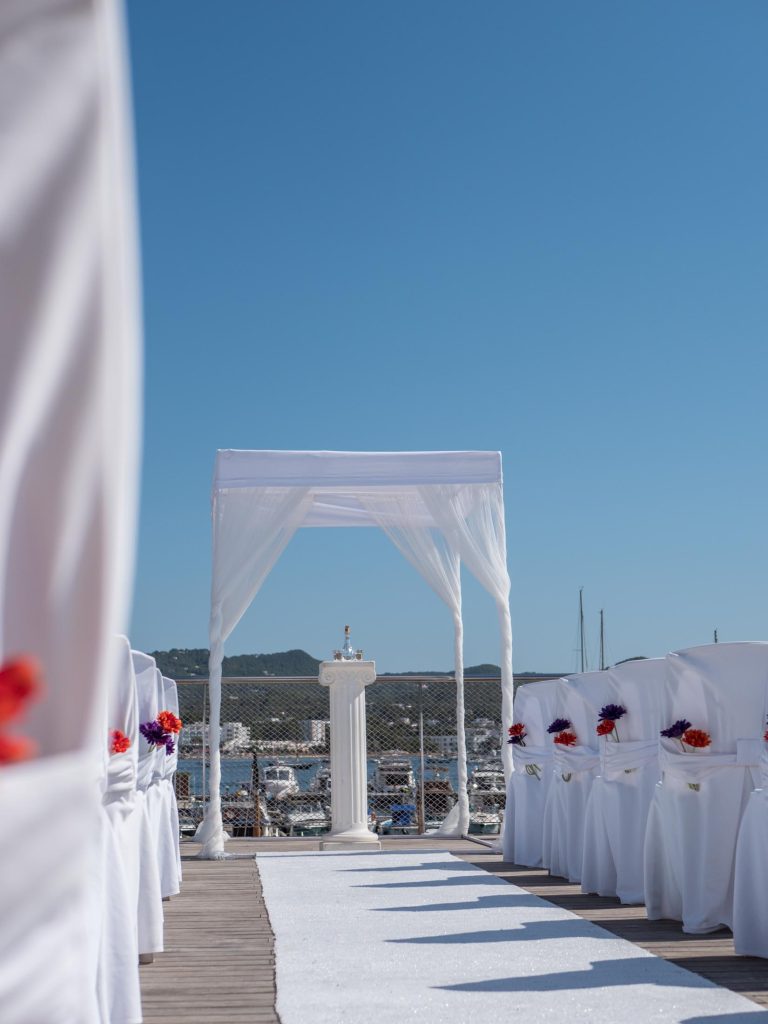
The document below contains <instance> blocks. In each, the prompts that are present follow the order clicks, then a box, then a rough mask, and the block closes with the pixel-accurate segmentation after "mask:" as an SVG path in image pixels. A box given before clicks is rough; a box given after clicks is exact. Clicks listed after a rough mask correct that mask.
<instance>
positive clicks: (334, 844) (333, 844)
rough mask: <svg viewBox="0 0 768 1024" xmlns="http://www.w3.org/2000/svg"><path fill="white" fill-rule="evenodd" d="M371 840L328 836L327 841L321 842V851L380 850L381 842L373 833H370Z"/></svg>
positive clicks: (357, 837)
mask: <svg viewBox="0 0 768 1024" xmlns="http://www.w3.org/2000/svg"><path fill="white" fill-rule="evenodd" d="M368 834H369V835H370V837H371V838H370V839H366V838H365V836H362V835H350V836H344V835H338V836H328V838H327V839H321V840H320V849H321V850H380V849H381V842H380V841H379V839H378V837H377V836H375V835H374V834H373V832H369V833H368Z"/></svg>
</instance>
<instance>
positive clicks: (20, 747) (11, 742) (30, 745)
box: [0, 733, 37, 764]
mask: <svg viewBox="0 0 768 1024" xmlns="http://www.w3.org/2000/svg"><path fill="white" fill-rule="evenodd" d="M36 753H37V744H36V743H35V742H34V741H33V740H30V739H28V737H26V736H6V735H4V734H3V733H0V764H13V763H14V762H15V761H27V760H28V759H29V758H30V757H34V756H35V754H36Z"/></svg>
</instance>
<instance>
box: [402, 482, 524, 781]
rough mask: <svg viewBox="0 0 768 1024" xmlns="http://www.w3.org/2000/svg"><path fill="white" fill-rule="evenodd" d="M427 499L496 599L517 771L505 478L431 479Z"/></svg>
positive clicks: (506, 750)
mask: <svg viewBox="0 0 768 1024" xmlns="http://www.w3.org/2000/svg"><path fill="white" fill-rule="evenodd" d="M419 493H420V495H421V498H422V501H423V502H424V504H425V506H426V507H427V509H428V510H429V512H430V514H431V516H432V518H433V520H434V522H435V523H436V524H437V525H438V526H439V528H440V530H441V531H442V533H443V534H444V535H445V537H446V538H447V540H448V542H449V544H450V546H451V548H452V550H454V551H456V552H458V554H459V557H460V558H461V560H462V562H463V563H464V565H466V566H467V568H468V569H469V571H470V572H471V573H472V574H473V575H474V576H475V577H476V578H477V580H478V581H479V582H480V583H481V584H482V586H483V587H485V589H486V590H487V591H488V593H489V594H490V595H491V596H492V597H493V599H494V601H495V602H496V609H497V613H498V616H499V628H500V632H501V720H502V728H501V750H502V760H503V761H504V774H505V775H506V777H507V778H509V776H510V774H511V772H512V771H513V765H512V751H511V749H510V747H509V745H508V744H507V743H505V742H504V740H505V739H506V728H507V726H509V725H511V724H512V704H513V700H514V695H515V688H514V680H513V678H512V619H511V617H510V613H509V588H510V582H509V573H508V571H507V541H506V530H505V527H504V497H503V492H502V487H501V483H500V482H499V483H485V484H472V485H471V486H469V487H465V486H461V485H457V484H430V485H429V486H425V487H420V488H419Z"/></svg>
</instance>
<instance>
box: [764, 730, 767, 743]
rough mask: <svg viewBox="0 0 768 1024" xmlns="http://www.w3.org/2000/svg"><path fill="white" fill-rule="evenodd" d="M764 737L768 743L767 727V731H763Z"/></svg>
mask: <svg viewBox="0 0 768 1024" xmlns="http://www.w3.org/2000/svg"><path fill="white" fill-rule="evenodd" d="M763 739H764V740H765V742H766V743H768V729H766V730H765V732H764V733H763Z"/></svg>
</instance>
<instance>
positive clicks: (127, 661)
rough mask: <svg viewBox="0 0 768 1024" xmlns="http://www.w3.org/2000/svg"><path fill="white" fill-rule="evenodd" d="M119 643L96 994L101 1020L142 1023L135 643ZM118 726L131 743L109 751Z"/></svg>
mask: <svg viewBox="0 0 768 1024" xmlns="http://www.w3.org/2000/svg"><path fill="white" fill-rule="evenodd" d="M115 646H116V647H117V649H118V673H117V676H116V679H115V685H114V686H113V688H112V690H111V691H110V693H109V696H108V702H107V707H106V714H105V722H104V752H105V786H104V795H103V811H102V822H101V826H102V827H101V840H102V842H101V864H100V866H101V877H100V882H99V891H100V893H101V899H100V900H99V907H100V909H101V913H102V928H101V948H100V955H99V974H98V997H99V1007H100V1013H101V1019H102V1021H103V1022H109V1024H139V1022H140V1021H141V1019H142V1014H141V990H140V987H139V966H138V965H139V944H138V929H137V925H136V915H137V908H138V894H139V847H138V841H137V836H136V830H135V828H134V827H133V826H131V825H130V824H128V825H127V823H128V822H129V819H130V818H131V817H132V816H133V815H134V814H135V813H136V809H137V795H136V775H137V765H138V755H137V749H138V737H139V718H138V705H137V702H136V677H135V675H134V671H133V659H132V658H131V647H130V644H129V643H128V640H127V639H126V638H125V637H124V636H121V637H116V638H115ZM114 729H119V730H120V732H122V733H124V735H125V736H126V737H127V738H128V739H129V740H130V744H131V745H130V747H129V748H128V750H126V751H124V752H123V753H115V754H112V753H111V752H110V749H109V748H110V745H111V733H112V730H114ZM126 825H127V827H126Z"/></svg>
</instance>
